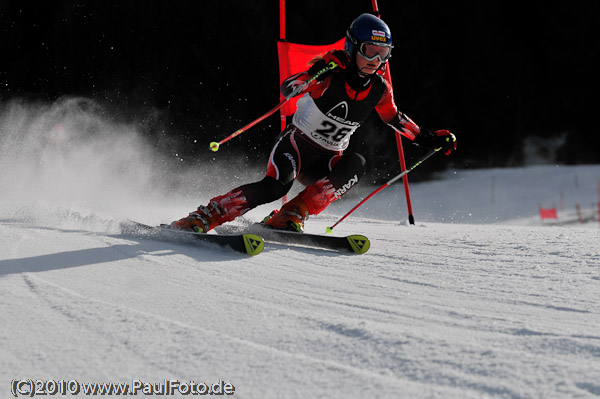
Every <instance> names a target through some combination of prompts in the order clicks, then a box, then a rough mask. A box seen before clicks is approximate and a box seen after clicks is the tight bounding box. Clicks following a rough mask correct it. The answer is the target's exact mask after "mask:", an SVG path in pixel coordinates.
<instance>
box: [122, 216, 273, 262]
mask: <svg viewBox="0 0 600 399" xmlns="http://www.w3.org/2000/svg"><path fill="white" fill-rule="evenodd" d="M121 232H122V233H123V234H134V235H138V236H144V237H148V238H153V239H159V240H165V241H176V242H182V241H183V242H185V243H203V244H217V245H219V246H221V247H226V248H230V249H232V250H234V251H237V252H241V253H244V254H248V255H250V256H254V255H258V254H259V253H261V252H262V250H263V249H264V247H265V242H264V240H263V239H262V237H260V236H259V235H256V234H250V233H240V234H202V233H195V232H193V231H184V230H178V229H173V228H170V227H169V226H168V225H160V226H149V225H146V224H143V223H138V222H135V221H132V220H128V221H126V222H122V223H121Z"/></svg>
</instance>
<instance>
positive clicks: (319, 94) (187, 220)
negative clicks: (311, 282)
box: [171, 14, 456, 233]
mask: <svg viewBox="0 0 600 399" xmlns="http://www.w3.org/2000/svg"><path fill="white" fill-rule="evenodd" d="M391 53H392V36H391V32H390V29H389V28H388V26H387V25H386V24H385V23H384V22H383V21H382V20H381V19H379V18H377V17H375V16H373V15H371V14H362V15H360V16H359V17H358V18H357V19H355V20H354V22H352V24H351V25H350V27H349V29H348V30H347V32H346V41H345V46H344V51H339V50H332V51H329V52H327V53H325V54H324V55H323V56H322V57H318V58H317V59H316V60H313V64H312V66H311V67H310V68H309V69H308V71H306V72H302V73H298V74H296V75H293V76H290V77H289V78H287V79H286V80H284V82H283V83H282V85H281V93H282V94H283V95H284V96H288V95H289V94H291V93H292V92H293V91H294V89H295V88H296V87H298V86H299V85H301V84H302V83H304V82H306V81H307V80H309V79H310V78H311V77H312V76H314V75H315V74H316V73H317V72H318V71H321V70H323V69H324V68H325V66H326V65H328V64H329V63H330V62H331V61H333V62H335V63H336V64H337V67H335V68H333V69H330V70H328V71H327V72H325V73H323V74H321V75H319V77H318V78H317V79H316V82H314V83H313V84H311V85H308V87H307V88H305V89H304V90H303V91H302V92H301V93H300V94H299V95H302V97H301V98H300V99H299V100H298V103H297V111H296V113H295V114H294V116H293V120H292V123H291V124H289V125H288V126H287V127H286V128H285V129H284V130H283V131H282V132H281V133H280V135H279V137H278V138H277V141H276V142H275V145H274V147H273V149H272V151H271V155H270V157H269V162H268V166H267V172H266V176H265V177H264V178H263V179H262V180H260V181H258V182H255V183H251V184H246V185H242V186H240V187H237V188H234V189H233V190H231V191H229V192H228V193H226V194H223V195H220V196H218V197H215V198H212V199H211V200H210V201H209V203H208V205H206V206H200V207H198V209H197V210H195V211H193V212H191V213H190V214H189V215H188V216H186V217H184V218H182V219H180V220H178V221H175V222H173V223H172V224H171V226H172V227H174V228H178V229H184V230H193V231H196V232H202V233H206V232H208V231H209V230H212V229H213V228H215V227H216V226H219V225H221V224H223V223H225V222H229V221H232V220H233V219H235V218H236V217H238V216H241V215H243V214H244V213H246V212H248V211H249V210H251V209H253V208H255V207H257V206H259V205H262V204H266V203H269V202H272V201H275V200H277V199H280V198H282V197H283V196H285V195H286V194H287V192H288V191H289V190H290V189H291V187H292V184H293V182H294V180H297V181H299V182H300V183H301V184H303V185H304V186H305V187H306V188H305V189H304V190H303V191H302V192H300V193H299V194H298V195H297V196H296V197H295V198H293V199H292V200H290V201H289V202H287V203H286V204H284V205H283V206H282V208H281V209H280V210H279V211H274V212H273V213H271V215H270V216H269V217H267V218H266V219H265V223H266V224H267V225H268V226H270V227H272V228H275V229H285V230H293V231H304V222H305V221H306V220H307V219H308V216H309V215H317V214H319V213H320V212H322V211H323V210H324V209H325V208H327V206H328V205H329V204H331V203H332V202H333V201H335V200H336V199H338V198H340V197H341V196H342V195H344V194H346V193H347V192H348V190H349V189H350V188H352V187H353V186H354V185H356V183H357V182H358V180H359V179H360V177H361V176H362V175H363V173H364V171H365V158H364V157H363V156H362V155H360V154H358V153H349V152H344V150H345V149H346V148H347V147H348V143H349V141H350V136H351V135H352V133H353V132H354V131H355V130H356V129H357V128H358V127H359V126H360V124H361V123H362V122H363V121H364V120H365V119H366V118H367V116H368V115H369V114H370V113H371V112H372V111H373V109H375V110H376V111H377V113H378V114H379V116H380V117H381V119H382V120H383V121H384V122H386V123H387V124H388V125H390V126H391V127H392V128H393V129H394V130H396V131H397V132H399V133H400V134H402V135H403V136H405V137H407V138H409V139H411V140H413V141H415V143H417V144H418V145H422V146H424V147H427V148H440V147H441V148H442V151H444V152H445V154H446V155H449V154H450V153H451V152H452V151H453V150H455V149H456V138H455V136H454V135H453V134H452V133H450V132H449V131H447V130H437V131H435V132H431V131H429V130H425V129H421V128H419V126H417V125H416V124H415V123H414V122H413V121H412V120H411V119H410V118H409V117H408V116H406V115H405V114H403V113H402V112H399V111H398V109H397V108H396V105H395V103H394V98H393V94H392V87H391V86H390V85H389V84H388V83H387V82H386V81H385V80H384V78H383V77H382V76H381V75H379V74H378V73H377V72H378V71H379V70H381V69H382V68H383V67H384V65H385V64H386V62H387V61H388V59H389V58H390V56H391Z"/></svg>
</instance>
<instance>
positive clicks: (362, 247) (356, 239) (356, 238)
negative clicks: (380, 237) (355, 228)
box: [346, 234, 371, 254]
mask: <svg viewBox="0 0 600 399" xmlns="http://www.w3.org/2000/svg"><path fill="white" fill-rule="evenodd" d="M346 239H347V240H348V243H349V244H350V247H351V248H352V250H353V251H354V253H357V254H364V253H365V252H367V251H368V250H369V248H371V242H370V241H369V239H368V238H367V237H365V236H361V235H358V234H355V235H351V236H348V237H346Z"/></svg>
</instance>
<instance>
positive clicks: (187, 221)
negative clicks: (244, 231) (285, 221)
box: [170, 189, 250, 233]
mask: <svg viewBox="0 0 600 399" xmlns="http://www.w3.org/2000/svg"><path fill="white" fill-rule="evenodd" d="M249 210H250V207H249V205H248V202H247V201H246V197H245V196H244V195H243V193H242V191H241V190H240V189H236V190H232V191H230V192H228V193H227V194H224V195H221V196H219V197H215V198H213V199H211V200H210V202H209V203H208V205H207V206H199V207H198V209H196V210H195V211H193V212H190V214H189V215H188V216H186V217H184V218H182V219H179V220H177V221H175V222H173V223H171V225H170V226H171V227H172V228H175V229H180V230H191V231H194V232H196V233H208V232H209V231H210V230H212V229H214V228H215V227H217V226H220V225H222V224H223V223H226V222H231V221H232V220H233V219H235V218H236V217H238V216H241V215H243V214H244V213H246V212H248V211H249Z"/></svg>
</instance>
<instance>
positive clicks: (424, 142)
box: [415, 129, 456, 155]
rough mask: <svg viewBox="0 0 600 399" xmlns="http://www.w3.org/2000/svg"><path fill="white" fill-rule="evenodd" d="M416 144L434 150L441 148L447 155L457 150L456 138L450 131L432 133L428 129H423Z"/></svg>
mask: <svg viewBox="0 0 600 399" xmlns="http://www.w3.org/2000/svg"><path fill="white" fill-rule="evenodd" d="M415 144H417V145H418V146H423V147H427V148H430V149H432V150H434V149H437V148H441V151H443V152H444V154H446V155H450V153H451V152H452V151H455V150H456V136H454V135H453V134H452V133H450V132H449V131H448V130H445V129H443V130H436V131H435V132H432V131H431V130H428V129H421V133H419V135H418V136H417V138H416V139H415Z"/></svg>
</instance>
